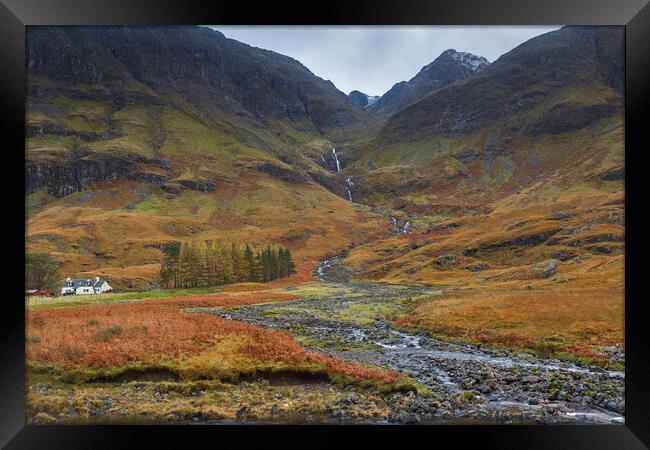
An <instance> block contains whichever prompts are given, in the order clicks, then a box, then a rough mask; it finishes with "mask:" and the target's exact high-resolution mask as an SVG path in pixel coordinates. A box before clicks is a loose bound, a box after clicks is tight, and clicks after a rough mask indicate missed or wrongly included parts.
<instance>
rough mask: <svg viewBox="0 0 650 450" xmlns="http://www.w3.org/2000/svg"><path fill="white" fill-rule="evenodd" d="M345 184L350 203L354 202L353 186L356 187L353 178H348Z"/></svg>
mask: <svg viewBox="0 0 650 450" xmlns="http://www.w3.org/2000/svg"><path fill="white" fill-rule="evenodd" d="M345 182H346V183H347V187H346V188H345V190H346V191H348V198H349V199H350V201H352V186H354V183H353V182H352V177H347V178H346V179H345Z"/></svg>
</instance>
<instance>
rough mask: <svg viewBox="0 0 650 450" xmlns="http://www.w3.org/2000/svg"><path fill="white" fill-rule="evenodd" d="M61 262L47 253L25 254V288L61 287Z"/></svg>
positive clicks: (52, 288)
mask: <svg viewBox="0 0 650 450" xmlns="http://www.w3.org/2000/svg"><path fill="white" fill-rule="evenodd" d="M61 278H62V277H61V271H60V266H59V263H58V262H57V260H56V259H54V257H53V256H50V255H48V254H47V253H27V254H25V289H50V290H52V291H54V290H56V289H57V288H59V287H60V283H61Z"/></svg>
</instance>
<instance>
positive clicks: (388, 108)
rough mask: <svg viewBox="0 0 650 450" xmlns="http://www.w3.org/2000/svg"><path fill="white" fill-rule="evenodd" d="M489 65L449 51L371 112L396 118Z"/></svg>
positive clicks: (480, 58)
mask: <svg viewBox="0 0 650 450" xmlns="http://www.w3.org/2000/svg"><path fill="white" fill-rule="evenodd" d="M489 64H490V63H489V62H488V60H487V59H485V58H483V57H482V56H476V55H472V54H471V53H464V52H457V51H456V50H451V49H450V50H446V51H444V52H443V53H442V54H441V55H440V56H439V57H438V58H436V59H435V60H434V61H433V62H432V63H431V64H429V65H427V66H425V67H423V68H422V70H420V72H419V73H418V74H417V75H416V76H415V77H413V78H412V79H411V80H409V81H402V82H400V83H397V84H396V85H394V86H393V87H392V88H391V89H390V90H389V91H388V92H386V93H385V94H384V95H383V96H382V97H381V98H380V99H379V100H377V101H376V102H375V103H374V104H373V105H371V106H370V108H371V109H373V110H375V111H377V112H379V113H381V114H383V115H385V116H392V115H393V114H395V113H397V112H399V111H401V110H402V109H404V108H406V107H407V106H408V105H410V104H412V103H415V102H417V101H419V100H420V99H422V98H424V97H425V96H426V95H427V94H428V93H430V92H432V91H434V90H436V89H440V88H441V87H443V86H447V85H448V84H451V83H453V82H455V81H458V80H463V79H465V78H467V77H470V76H472V75H474V74H475V73H477V72H479V71H481V70H483V69H484V68H486V67H487V66H488V65H489ZM351 94H352V93H351Z"/></svg>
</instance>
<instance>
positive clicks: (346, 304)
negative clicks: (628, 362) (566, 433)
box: [201, 257, 625, 424]
mask: <svg viewBox="0 0 650 450" xmlns="http://www.w3.org/2000/svg"><path fill="white" fill-rule="evenodd" d="M315 274H316V275H317V276H318V277H319V279H320V280H321V282H322V283H323V284H324V285H325V287H327V289H326V290H325V292H326V293H325V295H318V296H306V297H303V298H300V299H297V300H292V301H287V302H283V303H274V304H258V305H250V306H245V307H241V308H239V309H235V310H229V311H228V313H227V314H225V313H224V312H223V311H222V310H220V309H218V308H201V309H202V312H208V313H212V314H218V315H220V316H222V317H226V316H227V317H226V318H227V319H231V320H239V321H244V322H249V323H253V324H256V325H259V326H264V327H268V328H274V329H282V330H287V331H289V332H291V333H292V334H293V335H294V336H296V337H298V338H299V339H301V340H302V341H303V342H304V343H305V346H306V347H307V348H308V349H310V350H312V351H318V352H321V353H325V354H329V355H332V356H335V357H337V358H341V359H345V360H348V361H351V362H355V363H363V364H374V365H381V366H384V367H390V368H392V369H395V370H398V371H400V372H403V373H406V374H408V375H410V376H411V377H412V378H413V379H415V380H416V381H417V382H418V383H419V384H421V385H423V386H425V387H426V388H427V389H428V390H429V391H430V392H431V393H432V394H433V395H431V396H424V395H417V396H414V398H411V399H410V400H409V402H410V403H409V407H408V409H407V410H406V411H405V410H403V407H402V406H400V408H402V409H401V410H399V411H395V415H394V417H393V418H392V420H391V422H398V423H400V422H401V423H414V421H415V422H416V423H450V422H451V423H465V422H464V421H467V420H472V421H477V420H478V421H479V422H480V423H482V422H485V423H494V422H498V423H568V424H621V423H624V421H625V420H624V408H625V403H624V385H625V375H624V373H623V372H620V371H606V370H603V369H600V368H592V367H582V366H579V365H576V364H573V363H570V362H566V361H561V360H550V359H542V358H539V357H535V356H533V355H529V354H526V353H520V352H513V351H510V350H505V349H504V350H501V349H496V350H493V349H485V348H479V347H478V346H474V345H470V344H465V343H455V342H449V341H446V340H440V339H436V338H433V337H431V336H428V335H425V334H419V333H407V332H404V331H399V330H395V329H393V328H391V327H390V326H389V325H388V324H387V323H386V322H384V320H382V319H381V317H382V315H381V314H380V313H379V311H382V310H385V308H390V307H391V305H394V303H395V302H398V301H400V299H404V298H409V297H417V296H420V295H426V294H435V293H436V291H437V289H436V288H432V287H426V286H416V285H389V284H383V283H373V282H362V281H351V280H350V275H349V273H348V272H347V271H346V269H345V268H344V267H343V266H342V265H341V264H340V257H334V258H330V259H327V260H324V261H322V262H321V263H320V265H319V266H318V268H317V269H316V272H315ZM294 289H295V288H294ZM287 290H288V291H291V288H287ZM359 308H365V310H366V311H377V314H375V317H374V318H371V319H368V318H367V315H366V316H363V318H362V319H359V318H358V317H356V316H355V314H357V312H358V311H359ZM355 318H356V319H357V320H355ZM400 405H401V404H400ZM413 417H415V418H416V419H413ZM409 421H410V422H409Z"/></svg>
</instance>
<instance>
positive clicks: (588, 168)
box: [350, 27, 623, 213]
mask: <svg viewBox="0 0 650 450" xmlns="http://www.w3.org/2000/svg"><path fill="white" fill-rule="evenodd" d="M622 86H623V40H622V31H621V30H620V29H618V28H605V27H593V28H585V27H565V28H563V29H560V30H558V31H554V32H551V33H547V34H545V35H542V36H539V37H537V38H534V39H531V40H530V41H528V42H526V43H524V44H522V45H520V46H519V47H517V48H515V49H514V50H512V51H510V52H508V53H507V54H505V55H503V56H502V57H501V58H499V59H498V60H497V61H496V62H494V63H493V64H491V65H490V66H489V67H487V68H486V69H484V70H482V71H481V72H480V73H478V74H476V75H474V76H472V77H470V78H467V79H465V80H462V81H459V82H456V83H452V84H450V85H448V86H446V87H443V88H441V89H438V90H436V91H435V92H433V93H431V94H430V95H428V96H426V97H425V98H423V99H422V100H421V101H419V102H417V103H414V104H412V105H411V106H409V107H408V108H406V109H404V110H403V111H401V112H399V113H397V114H395V115H394V116H392V117H391V118H390V119H389V120H388V121H387V123H386V124H385V126H384V127H383V128H382V130H381V132H380V133H379V134H378V135H377V137H376V138H375V139H374V140H373V141H372V142H370V143H369V144H368V145H367V146H366V147H365V148H364V149H362V151H361V152H360V153H361V154H362V156H361V158H360V161H358V162H357V163H356V165H355V168H354V170H353V169H350V170H351V172H352V173H355V174H356V175H357V176H362V174H363V176H364V177H365V178H364V179H366V178H367V180H368V184H366V185H365V187H366V189H367V191H366V193H367V195H366V197H367V199H368V201H369V202H370V203H372V204H382V203H385V201H386V200H387V199H389V198H392V199H394V200H395V202H394V204H398V203H399V204H401V205H402V207H403V208H406V209H410V210H413V211H416V210H418V209H423V208H431V207H432V206H434V205H435V206H434V210H435V211H436V212H437V213H449V212H452V211H459V210H464V211H472V210H476V211H478V210H481V209H484V207H485V206H486V205H487V204H489V200H495V199H498V198H503V197H504V196H506V195H510V194H513V193H516V192H517V191H520V190H521V189H523V188H524V187H526V186H530V185H531V184H533V183H535V182H550V181H551V178H553V179H556V181H558V182H559V181H561V182H564V183H569V185H573V184H575V183H576V182H578V181H579V180H601V179H602V180H615V179H619V180H620V178H621V177H622V169H621V168H622V165H623V152H622V147H621V145H622V140H621V139H622V126H623V96H622V94H623V93H622ZM358 184H359V186H358V189H357V195H358V196H363V193H362V192H361V189H362V186H361V185H360V184H361V183H358ZM431 212H434V211H431Z"/></svg>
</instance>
